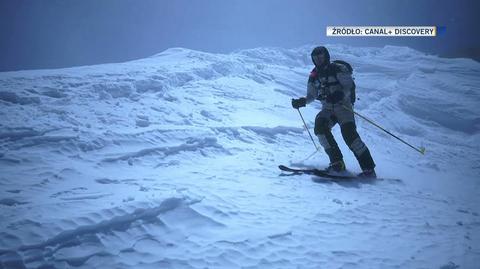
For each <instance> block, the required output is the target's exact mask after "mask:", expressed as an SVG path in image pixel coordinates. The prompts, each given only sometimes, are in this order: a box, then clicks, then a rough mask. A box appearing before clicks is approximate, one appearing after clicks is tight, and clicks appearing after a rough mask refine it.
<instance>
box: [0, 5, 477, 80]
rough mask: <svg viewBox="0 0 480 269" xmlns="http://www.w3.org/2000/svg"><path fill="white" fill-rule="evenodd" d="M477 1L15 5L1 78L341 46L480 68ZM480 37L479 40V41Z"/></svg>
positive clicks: (2, 31)
mask: <svg viewBox="0 0 480 269" xmlns="http://www.w3.org/2000/svg"><path fill="white" fill-rule="evenodd" d="M478 10H480V4H479V2H478V1H467V0H463V1H446V0H442V1H434V0H424V1H413V0H412V1H411V0H406V1H395V2H393V1H381V0H366V1H312V0H296V1H293V0H292V1H286V0H277V1H274V0H271V1H266V0H256V1H246V0H243V1H242V0H232V1H221V0H208V1H193V0H192V1H187V0H175V1H152V0H144V1H136V0H103V1H97V0H81V1H80V0H78V1H73V0H72V1H60V0H50V1H18V0H11V1H9V0H7V1H5V0H3V1H1V2H0V71H10V70H21V69H40V68H59V67H69V66H78V65H90V64H98V63H107V62H123V61H127V60H132V59H137V58H143V57H147V56H149V55H152V54H155V53H158V52H161V51H163V50H165V49H167V48H170V47H185V48H189V49H196V50H202V51H208V52H222V53H225V52H231V51H234V50H238V49H245V48H254V47H260V46H277V47H285V48H290V47H295V46H300V45H305V44H331V43H344V44H349V45H354V46H384V45H402V46H409V47H412V48H415V49H418V50H421V51H424V52H426V53H429V54H437V55H441V56H444V57H469V58H474V59H477V60H478V59H479V58H480V52H479V51H480V49H479V48H480V41H479V40H480V38H479V37H478V35H476V36H475V35H474V34H473V33H474V32H475V31H474V27H475V26H477V25H480V23H479V19H478V17H477V16H476V12H477V11H478ZM327 25H437V26H446V27H447V28H446V29H447V30H446V32H445V34H444V35H442V36H438V37H416V38H412V37H402V38H398V37H396V38H394V37H342V38H340V37H337V38H332V37H328V38H327V37H326V36H325V27H326V26H327ZM475 33H478V31H476V32H475Z"/></svg>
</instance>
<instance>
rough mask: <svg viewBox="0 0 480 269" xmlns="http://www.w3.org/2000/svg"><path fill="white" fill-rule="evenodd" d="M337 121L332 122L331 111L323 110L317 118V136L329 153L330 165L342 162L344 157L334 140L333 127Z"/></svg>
mask: <svg viewBox="0 0 480 269" xmlns="http://www.w3.org/2000/svg"><path fill="white" fill-rule="evenodd" d="M334 125H335V121H333V120H332V111H331V110H322V111H320V112H319V113H318V114H317V116H316V117H315V135H316V136H317V137H318V140H319V141H320V144H321V145H322V147H323V149H324V150H325V152H326V153H327V155H328V157H329V159H330V164H333V163H336V162H339V161H342V162H343V155H342V152H341V151H340V149H339V148H338V144H337V142H336V141H335V138H333V135H332V127H333V126H334Z"/></svg>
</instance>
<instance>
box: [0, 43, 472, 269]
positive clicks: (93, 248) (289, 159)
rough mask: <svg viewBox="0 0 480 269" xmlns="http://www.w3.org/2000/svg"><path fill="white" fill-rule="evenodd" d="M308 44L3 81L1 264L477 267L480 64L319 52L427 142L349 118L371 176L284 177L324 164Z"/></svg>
mask: <svg viewBox="0 0 480 269" xmlns="http://www.w3.org/2000/svg"><path fill="white" fill-rule="evenodd" d="M312 47H313V46H303V47H299V48H295V49H280V48H257V49H251V50H242V51H238V52H235V53H231V54H210V53H204V52H199V51H193V50H188V49H183V48H173V49H169V50H166V51H164V52H162V53H160V54H157V55H154V56H152V57H149V58H146V59H141V60H136V61H132V62H127V63H120V64H104V65H96V66H84V67H76V68H67V69H57V70H37V71H19V72H4V73H0V85H1V89H0V119H1V120H0V127H1V128H0V170H1V173H0V215H1V218H0V269H3V268H240V267H241V268H444V269H446V268H477V267H476V266H478V264H480V244H479V242H480V216H479V214H480V208H479V204H480V199H479V195H478V194H479V190H480V185H479V181H478V180H479V179H480V177H479V175H480V165H479V163H480V147H479V145H478V141H480V108H479V107H478V104H479V102H480V88H479V87H480V86H479V85H480V64H479V63H477V62H474V61H472V60H468V59H443V58H438V57H436V56H428V55H424V54H422V53H420V52H417V51H415V50H412V49H409V48H404V47H391V46H386V47H384V48H354V47H348V46H343V45H331V46H327V47H329V48H330V49H331V54H332V58H333V59H343V60H346V61H348V62H350V63H351V64H352V65H353V67H354V70H355V77H356V84H357V96H358V97H359V98H360V100H359V101H357V103H356V110H357V111H358V112H360V113H362V114H365V115H366V116H368V117H369V118H371V119H373V120H374V121H376V122H378V123H379V124H381V125H382V126H384V127H385V128H386V129H388V130H391V131H392V132H394V133H396V134H398V135H399V136H400V137H402V138H404V139H405V140H407V141H409V142H411V143H413V144H414V145H419V146H420V145H421V146H425V147H426V149H427V154H426V155H425V156H419V155H418V153H416V152H414V151H413V150H411V149H409V148H407V147H405V145H402V144H401V143H399V142H397V141H395V140H393V139H392V138H391V137H389V136H387V135H386V134H384V133H382V132H381V131H379V130H376V129H375V128H374V127H372V126H370V125H368V123H366V122H364V121H362V120H361V119H358V118H357V125H358V128H359V132H360V134H361V136H362V139H363V140H364V141H365V142H366V144H367V145H368V146H369V148H370V150H371V152H372V154H373V157H374V159H375V161H376V163H377V173H378V174H379V175H380V176H381V178H380V179H378V180H370V181H359V180H349V181H332V180H323V179H320V178H314V177H313V178H312V176H308V175H302V176H289V175H286V174H282V173H280V171H278V169H277V166H278V164H286V165H290V164H297V165H300V166H305V167H322V166H325V165H326V164H327V162H328V161H327V158H326V156H325V154H323V153H322V152H318V153H316V154H314V155H313V157H312V158H310V159H307V160H305V158H306V157H307V156H308V155H310V154H311V153H312V151H313V145H311V141H310V140H309V138H308V135H307V133H306V132H305V130H304V129H303V125H302V122H301V120H300V118H299V116H298V113H297V112H296V111H295V110H293V109H291V106H290V100H291V98H292V97H298V96H302V95H304V94H305V91H306V89H305V88H306V80H307V77H308V74H309V71H310V69H311V63H310V57H309V53H310V50H311V48H312ZM319 108H320V105H319V104H313V105H310V106H309V107H308V108H305V109H302V112H303V115H304V118H305V119H306V121H307V124H308V125H309V126H310V129H311V131H312V132H313V130H312V129H313V128H312V126H313V120H314V117H315V114H316V113H317V111H318V110H319ZM334 135H335V137H336V138H337V140H338V142H339V145H340V147H341V149H342V151H343V153H344V155H345V160H346V162H347V166H348V167H349V168H350V170H352V171H358V169H359V168H358V165H357V163H356V161H355V159H354V157H353V155H352V154H351V153H350V152H349V150H348V149H347V148H346V146H345V145H344V143H343V141H341V135H340V132H339V130H338V127H337V128H335V129H334Z"/></svg>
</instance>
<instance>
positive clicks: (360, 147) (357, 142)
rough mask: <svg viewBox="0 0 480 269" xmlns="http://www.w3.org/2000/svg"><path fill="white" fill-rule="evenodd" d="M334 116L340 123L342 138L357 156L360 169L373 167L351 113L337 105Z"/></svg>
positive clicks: (370, 156) (373, 164)
mask: <svg viewBox="0 0 480 269" xmlns="http://www.w3.org/2000/svg"><path fill="white" fill-rule="evenodd" d="M335 116H336V117H337V119H338V122H339V124H340V128H341V131H342V136H343V140H344V141H345V143H346V144H347V146H348V147H349V148H350V150H351V151H352V152H353V154H354V155H355V157H356V158H357V161H358V163H359V165H360V167H361V168H362V171H365V170H371V169H374V168H375V162H374V161H373V158H372V155H371V154H370V151H369V150H368V148H367V146H366V145H365V143H364V142H363V141H362V139H361V138H360V135H359V134H358V132H357V126H356V125H355V117H354V115H353V113H352V112H351V111H349V110H347V109H345V108H344V107H339V108H338V109H336V110H335Z"/></svg>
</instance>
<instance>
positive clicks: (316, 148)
mask: <svg viewBox="0 0 480 269" xmlns="http://www.w3.org/2000/svg"><path fill="white" fill-rule="evenodd" d="M297 111H298V114H300V118H302V121H303V126H305V129H307V132H308V135H309V136H310V139H311V140H312V142H313V145H314V146H315V150H318V147H317V144H315V141H314V140H313V137H312V134H311V133H310V130H308V127H307V124H306V123H305V120H304V119H303V116H302V113H301V112H300V109H299V108H297Z"/></svg>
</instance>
